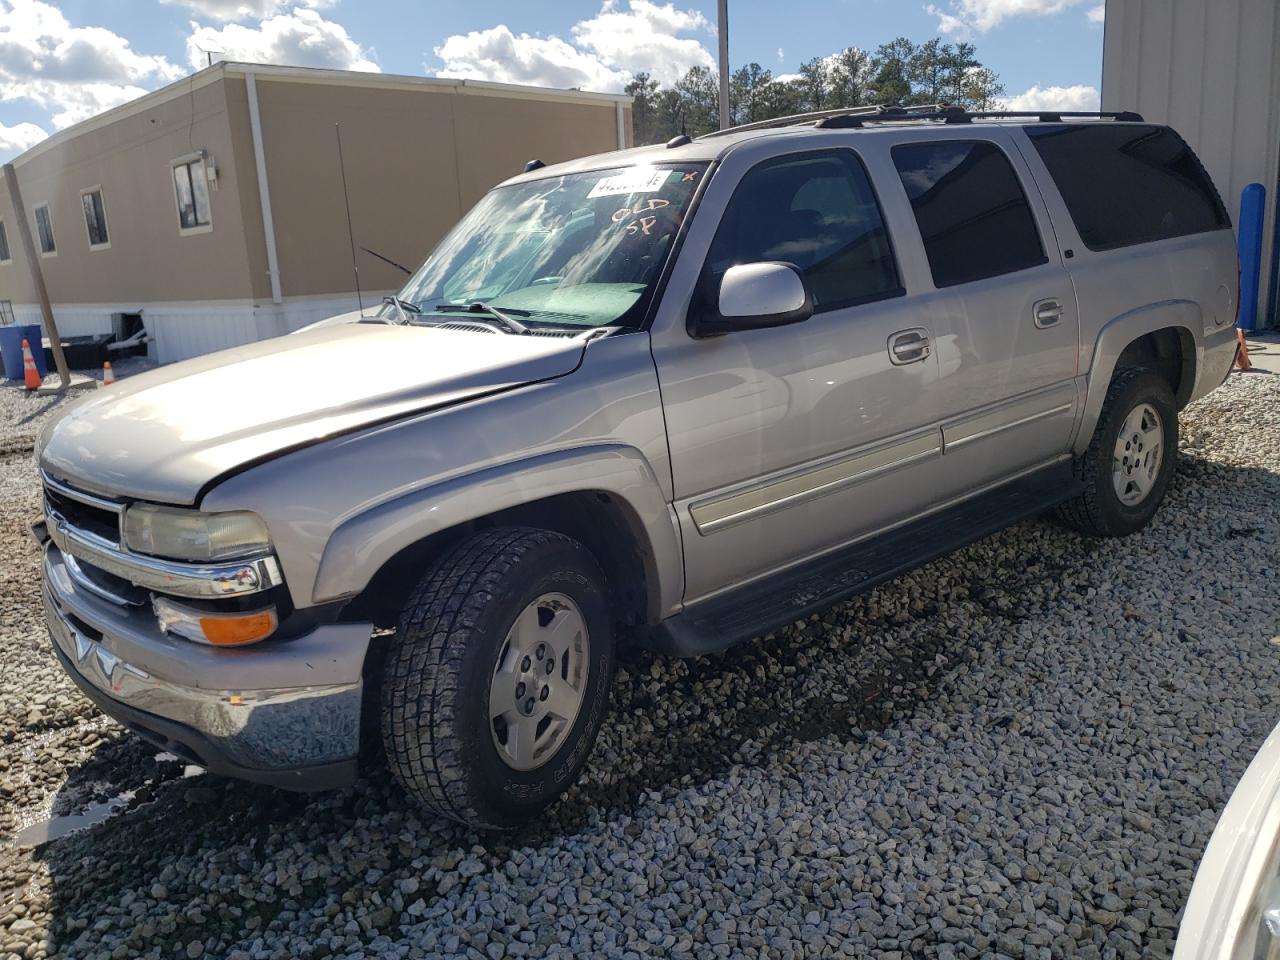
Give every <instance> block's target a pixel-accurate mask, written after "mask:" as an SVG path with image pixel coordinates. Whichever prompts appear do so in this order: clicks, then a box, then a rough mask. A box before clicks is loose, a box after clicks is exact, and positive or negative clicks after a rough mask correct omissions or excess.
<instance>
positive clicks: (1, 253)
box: [0, 220, 13, 263]
mask: <svg viewBox="0 0 1280 960" xmlns="http://www.w3.org/2000/svg"><path fill="white" fill-rule="evenodd" d="M0 263H13V256H12V254H10V253H9V233H8V231H7V230H6V229H5V225H4V221H3V220H0Z"/></svg>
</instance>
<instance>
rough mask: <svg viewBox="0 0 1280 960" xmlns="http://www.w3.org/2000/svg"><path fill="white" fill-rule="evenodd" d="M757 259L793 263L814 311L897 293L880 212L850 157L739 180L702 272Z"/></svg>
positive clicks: (817, 159)
mask: <svg viewBox="0 0 1280 960" xmlns="http://www.w3.org/2000/svg"><path fill="white" fill-rule="evenodd" d="M760 260H782V261H785V262H787V263H793V264H795V265H796V266H797V267H799V268H800V270H801V272H802V273H804V275H805V279H806V280H807V281H808V283H809V288H810V289H811V290H812V291H813V303H814V308H815V309H816V310H831V309H834V308H836V307H841V306H848V305H850V304H854V303H865V302H867V301H869V300H878V299H880V298H882V297H887V296H894V295H896V294H899V293H901V292H902V286H901V283H900V282H899V280H898V268H897V265H896V264H895V263H894V259H893V249H892V247H891V246H890V244H889V236H888V233H887V232H886V230H885V226H884V221H883V220H882V219H881V216H880V207H879V205H878V204H877V202H876V197H875V194H874V192H872V189H871V183H870V181H869V180H868V179H867V174H866V171H865V170H864V169H863V167H862V163H861V161H859V160H858V158H857V157H855V156H854V155H853V153H852V152H850V151H847V150H841V151H835V152H831V153H821V154H804V155H801V156H796V157H786V158H783V159H781V160H771V161H769V162H767V163H763V164H761V165H760V166H757V167H755V168H753V169H752V170H751V171H749V172H748V173H747V175H746V176H745V177H743V178H742V182H741V183H740V184H739V185H738V189H737V190H736V191H735V192H734V195H733V197H732V199H730V201H729V206H728V208H727V209H726V210H725V214H724V219H723V220H722V221H721V222H720V229H719V230H717V231H716V238H715V240H714V241H712V244H711V251H710V253H709V254H708V257H707V270H708V271H709V273H710V276H711V278H712V279H713V280H714V281H715V282H716V283H718V281H719V277H720V276H721V275H723V273H724V272H725V271H726V270H728V269H729V267H731V266H733V265H735V264H739V263H755V262H757V261H760Z"/></svg>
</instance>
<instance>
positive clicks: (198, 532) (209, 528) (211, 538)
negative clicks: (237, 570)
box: [124, 503, 271, 563]
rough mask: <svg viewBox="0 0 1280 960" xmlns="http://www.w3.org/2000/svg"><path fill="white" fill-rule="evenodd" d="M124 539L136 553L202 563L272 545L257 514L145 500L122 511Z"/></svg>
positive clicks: (241, 554) (238, 555)
mask: <svg viewBox="0 0 1280 960" xmlns="http://www.w3.org/2000/svg"><path fill="white" fill-rule="evenodd" d="M124 542H125V545H126V546H127V547H128V548H129V549H130V550H133V551H134V552H135V553H148V554H152V555H153V556H157V557H168V558H170V559H173V560H195V561H199V562H205V563H208V562H212V561H215V560H227V559H230V558H234V557H246V556H250V555H252V554H255V553H261V552H263V551H265V550H267V549H269V548H270V547H271V538H270V536H268V534H267V526H266V524H264V523H263V522H262V518H261V517H259V516H258V515H257V514H256V513H248V512H246V511H235V512H229V513H201V512H200V511H199V510H181V509H176V508H174V507H157V506H152V505H151V504H146V503H140V504H135V505H134V506H132V507H130V508H129V509H128V510H126V511H125V513H124Z"/></svg>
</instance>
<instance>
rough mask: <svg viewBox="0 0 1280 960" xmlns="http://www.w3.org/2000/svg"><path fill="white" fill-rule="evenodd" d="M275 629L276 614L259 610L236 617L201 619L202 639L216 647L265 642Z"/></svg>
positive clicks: (272, 611)
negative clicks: (258, 641)
mask: <svg viewBox="0 0 1280 960" xmlns="http://www.w3.org/2000/svg"><path fill="white" fill-rule="evenodd" d="M275 629H276V612H275V611H274V610H259V611H258V612H257V613H246V614H243V615H241V616H238V617H201V618H200V630H201V631H202V632H203V633H204V638H205V639H206V640H208V641H209V642H210V643H212V644H213V645H214V646H218V647H234V646H237V645H239V644H241V643H253V642H254V641H256V640H265V639H266V638H267V637H269V636H271V634H272V633H274V632H275Z"/></svg>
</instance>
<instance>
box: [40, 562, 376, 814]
mask: <svg viewBox="0 0 1280 960" xmlns="http://www.w3.org/2000/svg"><path fill="white" fill-rule="evenodd" d="M43 594H44V604H45V614H46V618H47V620H48V623H49V633H50V635H51V637H52V639H53V647H54V652H55V653H56V654H57V657H58V660H59V661H60V662H61V663H62V666H63V668H64V669H65V670H66V671H67V673H68V674H69V675H70V676H71V679H72V680H74V681H75V683H76V685H77V686H79V687H80V689H81V690H83V691H84V693H85V694H86V695H87V696H88V697H89V699H91V700H92V701H93V702H94V703H96V704H97V705H98V707H100V708H101V709H102V711H103V712H104V713H106V714H107V715H108V716H111V717H114V718H115V719H116V720H118V721H120V722H121V723H123V724H124V725H125V726H127V727H129V728H130V729H132V730H134V731H136V732H137V733H139V734H140V735H142V736H144V737H145V738H147V739H148V740H150V741H152V742H153V743H157V744H159V745H161V746H162V747H163V748H164V749H167V750H170V751H171V752H173V753H175V754H177V755H178V756H181V757H183V758H185V759H188V760H190V761H192V762H194V763H198V764H200V765H201V766H203V767H205V768H207V769H208V770H209V771H210V772H213V773H218V774H223V775H226V776H231V777H237V778H240V779H244V780H252V781H255V782H258V783H267V784H271V785H273V786H278V787H284V788H286V789H291V790H326V789H331V788H334V787H339V786H342V785H344V784H346V783H349V782H351V780H352V779H353V778H354V776H355V769H356V762H357V757H358V754H359V748H360V715H361V701H362V697H363V681H362V668H363V664H364V657H365V653H366V651H367V649H368V645H369V638H370V633H371V629H370V626H369V625H368V624H329V625H325V626H321V627H318V628H316V629H315V630H313V631H312V632H310V633H308V634H306V635H304V636H300V637H295V638H292V639H288V640H277V641H274V642H273V641H267V642H264V643H262V644H259V645H256V646H252V647H242V648H235V649H218V648H214V647H204V646H201V645H199V644H195V643H191V642H189V641H186V640H183V639H181V638H176V637H169V636H166V635H165V634H163V633H161V632H160V630H159V628H158V627H157V626H156V622H155V618H154V616H152V615H151V614H150V607H149V605H148V606H147V607H145V608H138V607H135V608H124V607H121V606H118V605H115V604H112V603H109V602H107V601H105V600H103V599H101V598H99V597H96V596H93V595H92V594H90V593H89V592H87V591H85V590H83V589H79V588H78V587H77V584H76V581H75V580H74V579H73V578H72V576H71V574H70V573H69V572H68V570H67V565H66V563H65V560H64V558H63V556H62V554H61V552H60V551H59V550H58V547H57V546H56V545H55V544H53V543H52V542H46V543H45V546H44V589H43Z"/></svg>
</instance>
